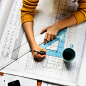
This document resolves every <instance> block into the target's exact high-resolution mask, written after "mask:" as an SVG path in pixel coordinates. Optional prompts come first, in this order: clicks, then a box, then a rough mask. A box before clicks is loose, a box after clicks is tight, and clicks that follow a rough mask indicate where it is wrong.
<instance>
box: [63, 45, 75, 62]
mask: <svg viewBox="0 0 86 86" xmlns="http://www.w3.org/2000/svg"><path fill="white" fill-rule="evenodd" d="M72 48H73V44H71V45H70V48H66V49H65V50H64V51H63V53H62V56H63V60H64V61H65V62H71V61H73V60H74V59H75V56H76V54H75V51H74V50H73V49H72Z"/></svg>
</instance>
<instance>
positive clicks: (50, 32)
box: [21, 0, 86, 58]
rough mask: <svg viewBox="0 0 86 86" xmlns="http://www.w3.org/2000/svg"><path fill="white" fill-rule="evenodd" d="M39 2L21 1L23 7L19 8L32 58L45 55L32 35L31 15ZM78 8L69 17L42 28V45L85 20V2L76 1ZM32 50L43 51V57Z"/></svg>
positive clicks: (84, 0) (33, 0)
mask: <svg viewBox="0 0 86 86" xmlns="http://www.w3.org/2000/svg"><path fill="white" fill-rule="evenodd" d="M38 2H39V0H23V5H22V8H21V21H22V25H23V28H24V31H25V34H26V36H27V39H28V42H29V44H30V47H31V49H32V54H33V57H34V58H43V57H45V55H46V50H45V49H43V48H42V47H40V46H39V45H37V44H36V42H35V39H34V34H33V21H34V19H33V14H34V13H35V9H36V7H37V4H38ZM78 4H79V6H78V8H77V11H75V12H73V13H72V14H71V15H70V16H69V17H67V18H65V19H63V20H61V21H58V22H56V23H54V24H53V25H51V26H49V27H46V28H44V29H43V30H42V31H41V34H42V33H44V32H46V34H45V37H44V42H43V43H44V44H46V41H50V40H53V39H54V38H55V37H56V35H57V33H58V32H59V31H60V30H62V29H63V28H65V27H68V26H72V25H75V24H79V23H81V22H83V21H85V20H86V0H78ZM34 50H37V51H44V52H45V54H44V55H40V54H38V53H36V52H33V51H34Z"/></svg>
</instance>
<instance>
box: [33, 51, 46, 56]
mask: <svg viewBox="0 0 86 86" xmlns="http://www.w3.org/2000/svg"><path fill="white" fill-rule="evenodd" d="M33 52H37V53H38V54H41V55H44V54H45V52H44V51H40V52H39V51H36V50H34V51H33Z"/></svg>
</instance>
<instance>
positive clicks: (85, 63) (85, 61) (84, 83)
mask: <svg viewBox="0 0 86 86" xmlns="http://www.w3.org/2000/svg"><path fill="white" fill-rule="evenodd" d="M85 32H86V31H85ZM85 37H86V36H85ZM78 84H79V86H86V38H85V46H84V51H83V58H82V64H81V70H80V73H79V80H78Z"/></svg>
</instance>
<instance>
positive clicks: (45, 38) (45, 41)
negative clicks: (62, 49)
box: [43, 33, 47, 44]
mask: <svg viewBox="0 0 86 86" xmlns="http://www.w3.org/2000/svg"><path fill="white" fill-rule="evenodd" d="M46 40H47V33H46V34H45V38H44V42H43V43H44V44H46Z"/></svg>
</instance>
